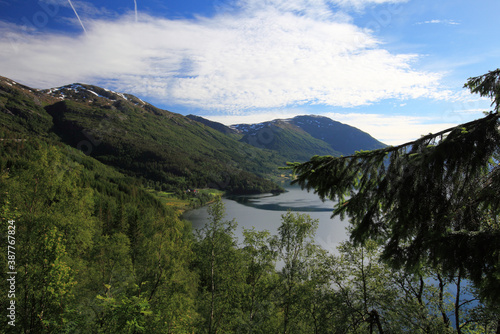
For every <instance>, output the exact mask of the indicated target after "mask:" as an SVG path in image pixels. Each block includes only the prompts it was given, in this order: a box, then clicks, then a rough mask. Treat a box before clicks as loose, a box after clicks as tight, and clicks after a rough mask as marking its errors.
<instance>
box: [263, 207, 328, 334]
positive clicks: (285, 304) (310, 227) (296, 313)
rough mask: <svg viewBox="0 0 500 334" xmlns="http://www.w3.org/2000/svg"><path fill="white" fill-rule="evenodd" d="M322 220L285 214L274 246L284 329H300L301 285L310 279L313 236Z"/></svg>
mask: <svg viewBox="0 0 500 334" xmlns="http://www.w3.org/2000/svg"><path fill="white" fill-rule="evenodd" d="M317 228H318V220H314V219H312V218H311V217H310V216H309V215H306V214H299V213H296V214H294V213H292V212H291V211H289V212H287V213H286V214H284V215H282V222H281V226H280V227H279V228H278V235H276V236H275V237H274V239H273V240H272V243H271V244H272V246H273V248H274V249H275V251H276V253H277V255H278V261H279V262H278V263H280V264H282V266H283V267H282V268H281V270H280V271H279V287H278V291H277V293H278V298H279V299H278V300H279V302H278V303H279V304H278V305H279V306H280V307H281V308H282V314H283V321H282V332H283V333H284V334H286V333H290V332H292V331H295V330H297V329H296V328H297V327H298V328H300V321H299V319H300V318H301V315H302V312H303V309H302V305H301V302H302V295H301V294H300V293H299V292H300V291H301V285H302V284H303V283H304V282H305V280H306V279H307V278H308V270H307V261H308V260H309V259H310V258H312V257H313V255H314V253H315V252H316V251H317V246H316V245H315V244H314V241H313V238H314V234H315V232H316V229H317Z"/></svg>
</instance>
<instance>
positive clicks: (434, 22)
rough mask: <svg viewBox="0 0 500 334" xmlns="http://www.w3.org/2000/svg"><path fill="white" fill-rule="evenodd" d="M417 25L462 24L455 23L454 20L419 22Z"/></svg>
mask: <svg viewBox="0 0 500 334" xmlns="http://www.w3.org/2000/svg"><path fill="white" fill-rule="evenodd" d="M416 24H447V25H459V24H460V23H458V22H456V21H454V20H436V19H434V20H428V21H422V22H417V23H416Z"/></svg>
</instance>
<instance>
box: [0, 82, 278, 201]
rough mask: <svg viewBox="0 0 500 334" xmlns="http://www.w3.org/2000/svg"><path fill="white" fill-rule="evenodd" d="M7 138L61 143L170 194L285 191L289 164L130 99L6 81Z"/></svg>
mask: <svg viewBox="0 0 500 334" xmlns="http://www.w3.org/2000/svg"><path fill="white" fill-rule="evenodd" d="M0 120H1V121H2V123H1V125H0V138H17V139H19V138H34V137H36V138H39V139H42V138H43V139H46V140H58V141H60V142H62V143H64V144H67V145H70V146H72V147H76V148H78V149H80V150H81V151H83V152H84V153H85V154H87V155H90V156H91V157H93V158H95V159H97V160H99V161H100V162H102V163H105V164H107V165H109V166H113V167H115V168H116V169H117V170H119V171H121V172H124V173H126V174H128V175H132V176H135V177H137V178H139V179H141V180H143V181H144V183H146V184H156V185H162V187H163V188H165V189H166V190H179V189H186V188H190V187H213V188H220V189H224V190H227V191H228V192H232V193H259V192H269V191H274V190H279V187H278V186H277V185H275V184H274V183H272V182H271V181H269V180H268V179H269V177H270V175H271V174H273V173H274V174H277V173H278V170H277V167H278V166H282V165H283V158H282V157H278V156H277V155H276V154H275V153H273V152H269V151H264V150H260V149H258V148H255V147H252V146H251V145H248V144H245V143H242V142H239V141H237V140H235V139H233V138H230V137H229V136H227V135H224V134H222V133H221V132H219V131H216V130H214V129H212V128H210V127H208V126H205V125H203V124H202V123H200V122H197V121H193V120H191V119H189V118H187V117H185V116H182V115H180V114H176V113H172V112H169V111H166V110H161V109H159V108H156V107H154V106H152V105H151V104H149V103H146V102H144V101H142V100H140V99H139V98H137V97H134V96H133V95H129V94H121V93H117V92H112V91H109V90H106V89H103V88H100V87H97V86H92V85H85V84H72V85H67V86H63V87H58V88H53V89H48V90H36V89H33V88H30V87H26V86H23V85H20V84H18V83H16V82H14V81H12V80H10V79H7V78H0Z"/></svg>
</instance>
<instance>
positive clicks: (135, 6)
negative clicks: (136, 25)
mask: <svg viewBox="0 0 500 334" xmlns="http://www.w3.org/2000/svg"><path fill="white" fill-rule="evenodd" d="M134 10H135V22H137V0H134Z"/></svg>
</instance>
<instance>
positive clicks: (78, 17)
mask: <svg viewBox="0 0 500 334" xmlns="http://www.w3.org/2000/svg"><path fill="white" fill-rule="evenodd" d="M134 1H135V0H134ZM68 2H69V5H70V6H71V8H73V11H74V12H75V15H76V18H77V19H78V21H79V22H80V25H81V26H82V29H83V31H84V32H85V34H87V29H85V26H84V25H83V22H82V20H81V19H80V16H79V15H78V13H77V12H76V9H75V7H74V6H73V3H71V0H68Z"/></svg>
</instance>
